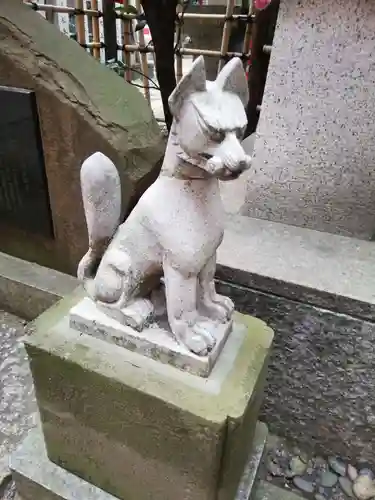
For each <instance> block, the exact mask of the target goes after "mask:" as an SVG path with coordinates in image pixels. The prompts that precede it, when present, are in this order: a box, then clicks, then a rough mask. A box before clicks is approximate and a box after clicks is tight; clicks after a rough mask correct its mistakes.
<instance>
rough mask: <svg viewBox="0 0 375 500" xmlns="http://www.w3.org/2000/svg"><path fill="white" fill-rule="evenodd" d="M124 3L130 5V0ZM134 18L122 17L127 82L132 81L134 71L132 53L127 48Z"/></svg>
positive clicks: (126, 5) (125, 0)
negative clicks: (132, 69) (132, 68)
mask: <svg viewBox="0 0 375 500" xmlns="http://www.w3.org/2000/svg"><path fill="white" fill-rule="evenodd" d="M123 5H124V7H125V8H126V7H128V6H129V0H124V1H123ZM132 22H133V21H132V19H129V18H127V19H125V18H122V26H123V30H124V47H123V51H122V53H123V57H124V62H125V66H126V68H125V73H124V78H125V80H126V81H127V82H131V81H132V72H131V69H130V67H131V55H130V52H129V51H128V50H126V48H125V47H126V46H127V45H128V44H129V45H130V41H131V40H130V34H131V33H132V29H131V28H132Z"/></svg>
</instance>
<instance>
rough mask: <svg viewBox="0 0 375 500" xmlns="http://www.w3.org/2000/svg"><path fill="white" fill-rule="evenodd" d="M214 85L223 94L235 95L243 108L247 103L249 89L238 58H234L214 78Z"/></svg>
mask: <svg viewBox="0 0 375 500" xmlns="http://www.w3.org/2000/svg"><path fill="white" fill-rule="evenodd" d="M216 85H217V86H218V87H219V88H221V90H223V91H224V92H232V93H234V94H237V95H238V97H239V98H240V99H241V101H242V103H243V105H244V106H246V105H247V103H248V102H249V87H248V83H247V79H246V74H245V71H244V69H243V65H242V61H241V59H240V58H239V57H234V58H233V59H231V60H230V61H229V62H228V63H227V64H226V65H225V66H224V68H223V69H222V70H221V71H220V73H219V74H218V76H217V78H216Z"/></svg>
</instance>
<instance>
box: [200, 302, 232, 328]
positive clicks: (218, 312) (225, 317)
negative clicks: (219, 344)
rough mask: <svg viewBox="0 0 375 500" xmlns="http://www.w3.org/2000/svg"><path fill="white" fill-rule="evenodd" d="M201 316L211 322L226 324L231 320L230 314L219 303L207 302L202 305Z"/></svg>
mask: <svg viewBox="0 0 375 500" xmlns="http://www.w3.org/2000/svg"><path fill="white" fill-rule="evenodd" d="M204 306H205V307H204V309H203V311H202V312H203V314H204V315H205V316H207V317H208V318H209V319H211V320H212V321H218V322H219V323H226V322H227V321H229V320H230V318H231V313H230V311H229V309H228V308H227V307H225V306H224V305H223V304H220V303H219V302H209V303H206V304H205V305H204Z"/></svg>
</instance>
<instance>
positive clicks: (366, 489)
mask: <svg viewBox="0 0 375 500" xmlns="http://www.w3.org/2000/svg"><path fill="white" fill-rule="evenodd" d="M0 335H1V343H0V381H1V382H0V500H20V499H19V498H18V497H17V496H16V492H15V488H14V483H13V482H12V481H11V478H10V476H9V470H8V456H9V453H11V452H12V451H13V450H14V449H15V447H16V446H17V445H18V443H20V441H22V439H23V437H24V436H25V435H26V434H27V432H28V430H29V429H30V428H31V427H34V425H35V424H36V423H37V407H36V402H35V396H34V390H33V383H32V377H31V373H30V369H29V364H28V359H27V355H26V351H25V349H24V347H23V343H22V339H23V337H24V335H25V322H24V321H23V320H21V319H20V318H18V317H16V316H14V315H12V314H8V313H6V312H3V311H0ZM261 476H262V477H263V478H264V479H266V480H267V481H269V482H271V483H273V484H275V485H276V486H279V487H282V488H284V489H287V490H292V491H294V492H296V493H298V494H299V495H301V496H303V497H305V498H306V499H308V500H350V499H352V498H354V499H357V500H370V499H371V500H373V499H375V481H374V473H373V472H372V470H371V468H370V466H369V464H367V463H365V462H358V463H355V464H348V463H346V462H344V461H343V460H341V459H340V457H321V456H314V455H309V454H308V453H306V452H304V451H302V450H300V449H297V448H295V447H292V446H291V445H289V444H288V443H287V441H285V440H284V439H281V438H278V437H275V436H271V437H270V439H269V441H268V443H267V453H266V457H265V460H264V463H263V465H262V469H261Z"/></svg>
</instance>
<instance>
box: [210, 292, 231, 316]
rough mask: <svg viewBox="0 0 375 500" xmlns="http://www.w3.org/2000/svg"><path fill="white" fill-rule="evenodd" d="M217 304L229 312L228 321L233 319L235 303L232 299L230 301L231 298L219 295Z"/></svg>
mask: <svg viewBox="0 0 375 500" xmlns="http://www.w3.org/2000/svg"><path fill="white" fill-rule="evenodd" d="M215 303H216V304H220V305H221V306H222V307H223V308H224V309H225V310H226V311H227V314H228V319H230V318H231V317H232V314H233V312H234V302H233V300H232V299H230V298H229V297H225V295H218V294H217V295H216V300H215Z"/></svg>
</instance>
